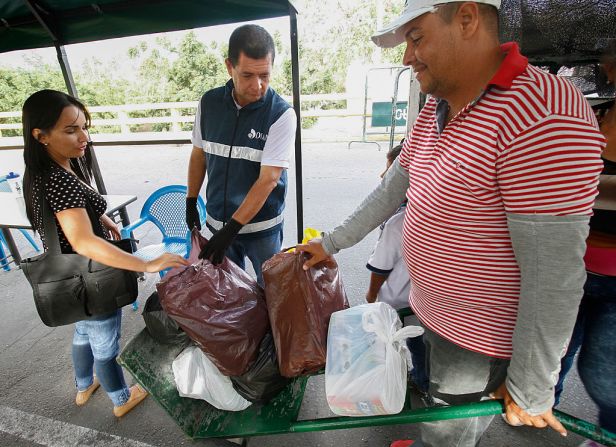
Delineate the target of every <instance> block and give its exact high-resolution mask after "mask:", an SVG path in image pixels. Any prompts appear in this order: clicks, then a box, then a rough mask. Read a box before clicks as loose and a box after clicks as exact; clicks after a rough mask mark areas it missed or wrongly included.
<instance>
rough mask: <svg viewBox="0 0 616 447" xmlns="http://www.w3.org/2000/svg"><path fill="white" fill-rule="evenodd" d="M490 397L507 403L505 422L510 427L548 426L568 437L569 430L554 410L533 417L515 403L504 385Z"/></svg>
mask: <svg viewBox="0 0 616 447" xmlns="http://www.w3.org/2000/svg"><path fill="white" fill-rule="evenodd" d="M490 397H492V398H493V399H503V400H504V403H505V420H506V421H507V423H508V424H509V425H513V426H518V425H529V426H531V427H537V428H545V427H547V426H548V425H549V426H550V427H552V428H553V429H554V430H556V431H557V432H558V433H560V434H561V435H562V436H567V430H565V427H563V426H562V424H561V423H560V422H559V421H558V419H556V417H555V416H554V415H553V414H552V409H549V410H548V411H546V412H545V413H542V414H540V415H537V416H531V415H530V414H528V413H527V412H526V411H524V410H522V409H521V408H520V407H519V406H518V404H516V403H515V402H514V401H513V398H512V397H511V395H510V394H509V390H507V386H506V385H505V384H504V383H503V384H502V385H501V386H500V387H498V389H497V390H496V391H494V392H493V393H492V394H491V395H490Z"/></svg>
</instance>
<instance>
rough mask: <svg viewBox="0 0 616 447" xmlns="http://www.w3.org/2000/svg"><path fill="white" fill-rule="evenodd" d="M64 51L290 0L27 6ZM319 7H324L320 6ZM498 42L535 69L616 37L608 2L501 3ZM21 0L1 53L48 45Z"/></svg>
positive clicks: (594, 51) (60, 0)
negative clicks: (514, 46) (517, 49)
mask: <svg viewBox="0 0 616 447" xmlns="http://www.w3.org/2000/svg"><path fill="white" fill-rule="evenodd" d="M28 1H30V2H32V3H33V4H34V5H38V6H35V8H36V9H37V11H39V12H40V15H41V16H42V17H44V18H46V19H49V21H50V22H51V23H52V32H54V33H55V34H56V35H57V38H58V40H59V43H60V44H62V45H66V44H72V43H80V42H89V41H93V40H102V39H110V38H116V37H125V36H132V35H138V34H148V33H157V32H164V31H174V30H180V29H187V28H196V27H204V26H211V25H218V24H223V23H233V22H242V21H251V20H259V19H264V18H270V17H280V16H286V15H289V8H293V6H292V4H291V3H290V2H289V1H288V0H98V1H92V0H85V1H84V0H28ZM324 7H325V6H324ZM500 16H501V40H503V41H508V40H515V41H517V42H518V43H520V46H521V48H522V52H523V53H524V54H525V55H527V56H528V57H529V58H530V59H531V61H532V62H533V63H535V64H539V65H541V64H543V65H551V66H554V67H558V66H563V65H565V66H572V65H579V64H585V63H589V62H596V60H597V58H598V55H599V53H600V47H601V45H602V42H603V41H604V40H605V39H609V38H616V1H614V0H503V1H502V6H501V14H500ZM53 43H54V42H53V39H52V38H51V36H50V35H49V33H48V32H47V31H46V30H45V29H44V28H43V27H42V26H41V25H40V23H39V22H38V21H37V20H36V18H35V16H34V15H33V14H32V12H31V11H30V9H29V8H28V6H27V4H26V0H0V53H2V52H6V51H14V50H23V49H29V48H40V47H47V46H51V45H53Z"/></svg>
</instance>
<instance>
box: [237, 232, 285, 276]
mask: <svg viewBox="0 0 616 447" xmlns="http://www.w3.org/2000/svg"><path fill="white" fill-rule="evenodd" d="M281 247H282V225H280V229H279V230H277V231H275V232H273V233H270V234H268V235H266V236H263V237H256V238H254V239H236V240H235V241H233V243H232V244H231V246H230V247H229V248H228V249H227V253H226V255H227V257H228V258H229V259H231V260H232V261H233V262H235V263H236V264H237V265H238V266H239V267H240V268H242V269H243V270H246V262H245V259H246V258H248V259H249V260H250V262H251V263H252V267H253V268H254V269H255V273H256V274H257V282H258V283H259V285H260V286H261V287H263V274H262V273H261V266H262V265H263V263H264V262H265V261H267V260H268V259H269V258H271V257H272V256H274V255H275V254H276V253H278V252H279V251H280V249H281Z"/></svg>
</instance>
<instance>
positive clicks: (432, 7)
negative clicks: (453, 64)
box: [372, 0, 501, 48]
mask: <svg viewBox="0 0 616 447" xmlns="http://www.w3.org/2000/svg"><path fill="white" fill-rule="evenodd" d="M454 1H458V2H459V1H460V0H406V2H405V3H404V10H403V11H402V14H400V17H398V18H397V19H396V20H394V21H393V22H391V23H390V24H389V25H387V26H386V27H385V28H383V29H381V30H379V31H377V32H376V34H375V35H374V36H372V41H373V42H374V43H375V44H377V45H378V46H379V47H382V48H393V47H395V46H397V45H400V44H401V43H403V42H404V34H403V33H402V32H403V27H404V25H406V24H407V23H409V22H410V21H411V20H413V19H416V18H417V17H419V16H421V15H423V14H426V13H427V12H434V11H436V7H437V6H438V5H442V4H445V3H453V2H454ZM474 1H475V3H485V4H486V5H492V6H495V7H496V8H500V5H501V0H474Z"/></svg>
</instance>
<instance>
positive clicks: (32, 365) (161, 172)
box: [0, 143, 596, 447]
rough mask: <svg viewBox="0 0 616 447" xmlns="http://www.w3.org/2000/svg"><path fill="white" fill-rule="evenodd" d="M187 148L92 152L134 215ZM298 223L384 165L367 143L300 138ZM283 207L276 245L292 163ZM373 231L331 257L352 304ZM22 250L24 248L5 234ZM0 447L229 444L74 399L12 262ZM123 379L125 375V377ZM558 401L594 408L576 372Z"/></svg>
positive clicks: (130, 317)
mask: <svg viewBox="0 0 616 447" xmlns="http://www.w3.org/2000/svg"><path fill="white" fill-rule="evenodd" d="M189 153H190V148H189V147H188V146H181V147H177V146H140V147H139V146H137V147H109V148H101V149H99V150H98V152H97V154H98V158H99V162H100V165H101V169H102V172H103V175H104V178H105V182H106V185H107V188H108V190H109V193H110V194H136V195H137V196H138V197H139V199H138V201H137V202H136V203H133V204H131V205H129V207H128V211H129V215H130V217H131V220H134V219H136V218H137V216H138V215H139V212H140V210H141V206H142V204H143V202H144V201H145V199H146V198H147V197H148V195H149V194H150V193H151V192H153V191H154V190H156V189H157V188H159V187H161V186H164V185H168V184H183V183H185V176H186V169H187V162H188V156H189ZM303 159H304V174H303V185H304V201H303V203H304V224H305V226H311V227H314V228H317V229H319V230H324V229H331V228H333V227H334V226H335V225H336V224H338V223H339V222H341V221H342V220H343V219H344V218H345V217H346V216H347V215H349V213H350V212H351V211H352V210H353V209H354V208H355V206H356V205H357V204H359V202H360V201H361V200H362V199H363V197H365V195H366V194H367V193H368V192H369V191H370V190H371V189H372V188H373V187H374V186H375V185H376V183H377V182H378V174H379V173H380V172H381V171H382V168H383V166H384V164H385V153H384V151H380V152H379V151H378V150H377V147H376V146H375V145H362V144H355V145H353V147H352V149H351V150H348V149H347V146H346V144H326V143H319V144H306V145H305V146H304V153H303ZM22 166H23V164H22V161H21V152H20V151H0V172H5V171H6V172H8V171H9V170H16V171H18V172H23V168H22ZM290 183H291V184H292V186H291V188H290V190H289V195H288V200H287V210H286V221H285V238H284V244H285V245H292V244H294V243H295V242H296V240H295V234H296V230H295V229H296V219H295V215H296V214H295V210H296V201H295V187H294V185H293V183H294V171H293V170H291V171H290ZM156 232H157V231H156V230H155V229H153V228H149V229H145V230H144V231H140V232H139V233H138V234H137V238H138V239H140V240H141V241H142V243H147V242H149V241H151V242H154V241H155V240H156ZM375 238H376V235H375V234H371V235H369V236H368V237H367V238H366V239H365V240H364V241H362V242H361V243H360V244H358V245H357V246H355V247H354V248H352V249H349V250H346V251H345V252H342V253H341V254H340V255H339V256H338V257H337V258H338V261H339V264H340V268H341V272H342V277H343V280H344V284H345V287H346V291H347V295H348V296H349V300H350V302H351V304H352V305H355V304H359V303H361V302H362V301H363V296H364V293H365V290H366V287H367V284H368V272H367V270H366V269H365V263H366V260H367V258H368V256H369V254H370V250H371V248H372V246H373V244H374V241H375ZM15 239H16V240H17V243H18V245H19V247H20V249H21V250H22V254H25V255H30V254H32V250H31V249H30V248H29V247H28V246H27V244H26V242H25V240H24V239H23V238H22V237H21V235H19V234H18V233H17V232H15ZM157 278H158V276H157V275H146V281H144V282H143V283H141V285H140V297H139V300H140V302H141V303H143V301H144V299H145V298H146V297H147V296H148V295H149V294H150V293H151V292H152V291H153V289H154V284H155V283H156V281H157ZM0 308H1V309H2V312H1V314H0V315H1V316H0V318H1V319H2V323H1V324H0V446H35V445H47V446H57V447H64V446H78V445H96V446H135V447H138V446H147V445H151V446H181V445H186V446H225V445H227V446H233V445H235V444H231V443H229V442H227V441H225V440H199V441H192V440H190V439H189V438H187V437H186V436H185V435H184V434H183V433H182V432H181V431H180V429H179V428H178V427H177V426H176V425H175V423H174V422H173V420H172V419H171V418H170V417H169V416H168V415H167V414H166V413H165V412H164V411H163V410H162V409H161V408H160V407H159V406H158V405H157V404H156V403H155V402H154V400H153V399H147V400H146V401H145V402H144V403H143V404H142V405H140V406H139V407H138V408H136V409H135V410H134V411H133V412H131V413H130V414H129V415H127V416H126V417H124V418H122V419H120V420H118V419H116V418H115V417H114V416H113V414H112V411H111V410H112V404H111V402H110V401H109V399H108V398H107V397H106V395H105V393H104V392H102V390H100V391H98V392H97V393H96V394H95V395H94V396H93V397H92V399H91V400H90V401H89V402H88V404H87V405H86V406H84V407H81V408H79V407H76V406H75V404H74V397H75V389H74V383H73V378H72V366H71V356H70V344H71V337H72V327H59V328H48V327H46V326H44V325H43V324H42V323H41V322H40V320H39V319H38V316H37V314H36V310H35V308H34V303H33V300H32V296H31V290H30V288H29V286H28V284H27V283H26V280H25V278H24V276H23V274H22V273H21V271H19V270H15V269H14V270H12V271H10V272H4V271H2V270H0ZM142 327H143V320H142V319H141V316H140V315H139V314H138V313H135V312H133V311H132V310H131V309H129V308H126V309H125V310H124V319H123V336H122V343H123V344H125V343H126V342H127V341H128V340H130V339H131V337H132V336H134V335H135V334H136V333H137V332H139V331H140V330H141V328H142ZM127 379H128V380H129V382H130V381H131V378H130V377H129V376H128V375H127ZM560 409H561V410H562V411H565V412H567V413H569V414H572V415H575V416H577V417H581V418H583V419H586V420H588V421H591V422H594V421H595V419H596V409H595V406H594V404H593V403H592V402H591V401H590V399H589V398H588V396H587V394H586V393H585V391H584V388H583V386H582V385H581V383H580V381H579V378H578V377H577V374H576V373H575V371H574V372H572V374H570V377H569V380H568V383H567V387H566V390H565V394H564V398H563V403H562V404H561V407H560ZM331 415H332V414H331V413H330V412H329V409H328V407H327V403H326V401H325V393H324V380H323V377H322V376H321V377H315V378H311V379H310V380H309V382H308V387H307V391H306V394H305V398H304V401H303V404H302V409H301V412H300V418H317V417H328V416H331ZM417 435H418V430H417V427H416V426H413V425H402V426H389V427H379V428H362V429H352V430H334V431H325V432H312V433H305V434H288V435H278V436H266V437H256V438H251V439H250V440H249V442H248V445H249V446H251V447H256V446H259V447H270V446H314V447H316V446H324V447H325V446H337V447H343V446H351V445H352V446H371V447H372V446H375V447H376V446H378V447H380V446H388V445H389V443H390V442H391V441H392V440H394V439H400V438H406V439H408V438H410V439H413V438H416V437H417ZM582 440H583V439H582V438H580V437H579V436H577V435H575V434H573V433H571V434H570V435H569V436H568V437H567V438H561V437H560V436H559V435H557V434H556V433H553V432H551V431H549V430H534V429H529V428H525V427H521V428H512V427H509V426H506V425H505V424H504V423H503V422H502V421H501V420H500V418H496V419H495V421H494V422H493V423H492V425H491V427H490V428H489V429H488V431H487V433H486V434H485V436H484V439H483V440H482V442H481V446H482V447H488V446H499V447H500V446H503V447H504V446H507V447H522V446H529V447H530V446H532V447H535V446H577V445H578V444H580V443H581V442H582Z"/></svg>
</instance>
